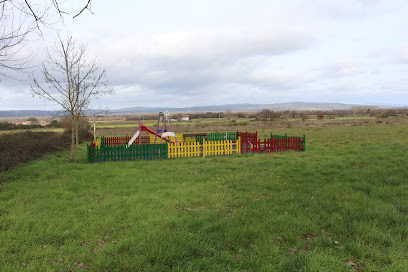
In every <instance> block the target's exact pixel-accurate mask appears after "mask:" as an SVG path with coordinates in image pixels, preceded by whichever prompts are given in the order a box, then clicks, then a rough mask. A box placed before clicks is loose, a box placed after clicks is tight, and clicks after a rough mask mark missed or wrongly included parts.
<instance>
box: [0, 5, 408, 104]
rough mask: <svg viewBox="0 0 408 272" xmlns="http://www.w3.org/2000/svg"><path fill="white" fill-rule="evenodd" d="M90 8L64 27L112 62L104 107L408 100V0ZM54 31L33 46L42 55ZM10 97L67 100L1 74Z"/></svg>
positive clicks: (0, 87) (2, 93)
mask: <svg viewBox="0 0 408 272" xmlns="http://www.w3.org/2000/svg"><path fill="white" fill-rule="evenodd" d="M67 2H69V3H70V4H71V5H72V7H73V8H79V7H80V6H81V5H83V4H84V2H86V1H85V0H81V1H80V0H73V1H70V0H68V1H67ZM92 11H93V12H94V15H92V14H91V13H89V12H87V11H85V12H84V13H83V14H82V15H80V16H79V17H77V18H76V19H70V18H69V17H67V18H66V19H65V25H63V26H59V28H60V29H61V30H62V31H71V32H72V34H73V35H74V36H75V37H76V39H77V40H78V41H79V42H82V43H85V44H87V45H88V52H89V56H90V57H96V58H97V59H99V61H100V63H101V64H102V65H103V66H105V67H106V69H107V74H108V78H109V86H110V87H111V88H112V89H113V90H114V91H115V94H114V95H112V96H108V97H103V98H102V99H100V100H98V101H96V103H95V104H94V106H95V107H96V106H107V107H109V108H111V109H119V108H125V107H151V106H162V107H187V106H203V105H219V104H235V103H253V104H269V103H279V102H291V101H303V102H340V103H355V104H386V103H389V104H408V1H406V0H401V1H398V0H312V1H304V0H299V1H296V0H291V1H287V0H283V1H278V0H253V1H249V0H216V1H215V0H214V1H213V0H172V1H169V0H149V1H146V0H133V1H106V0H98V1H95V0H94V1H93V5H92ZM63 33H65V32H63ZM55 37H56V33H55V32H53V31H51V30H50V31H45V34H44V40H38V41H36V42H35V43H33V44H31V45H29V46H27V48H25V51H26V52H28V53H30V54H31V53H33V54H34V52H35V54H36V55H37V57H36V59H41V56H42V55H43V54H42V52H43V50H44V48H46V47H47V46H51V45H52V44H53V42H54V41H55ZM0 97H1V100H0V110H16V109H57V106H55V105H52V104H44V103H43V102H42V101H41V100H39V99H33V98H32V96H31V94H30V88H29V82H27V81H21V82H20V81H13V80H9V79H4V78H2V79H1V81H0Z"/></svg>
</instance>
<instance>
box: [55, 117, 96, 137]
mask: <svg viewBox="0 0 408 272" xmlns="http://www.w3.org/2000/svg"><path fill="white" fill-rule="evenodd" d="M61 127H62V128H64V129H65V132H66V133H69V134H71V130H72V125H71V117H70V116H67V115H66V116H64V117H63V118H61ZM89 128H90V125H89V120H88V118H86V117H81V118H79V133H78V137H79V141H80V142H81V141H85V140H92V139H93V135H92V134H91V133H90V132H89Z"/></svg>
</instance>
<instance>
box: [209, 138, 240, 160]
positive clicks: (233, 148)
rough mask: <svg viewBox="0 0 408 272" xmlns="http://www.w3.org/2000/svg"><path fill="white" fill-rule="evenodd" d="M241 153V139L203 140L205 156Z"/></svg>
mask: <svg viewBox="0 0 408 272" xmlns="http://www.w3.org/2000/svg"><path fill="white" fill-rule="evenodd" d="M240 153H241V142H240V140H239V139H238V140H236V141H232V140H227V141H203V157H204V158H205V157H208V156H222V155H232V154H240Z"/></svg>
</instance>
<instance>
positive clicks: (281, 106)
mask: <svg viewBox="0 0 408 272" xmlns="http://www.w3.org/2000/svg"><path fill="white" fill-rule="evenodd" d="M353 107H367V108H369V107H384V108H401V107H402V108H407V107H408V105H395V104H389V105H387V104H377V105H359V104H343V103H318V102H286V103H274V104H224V105H211V106H195V107H184V108H170V107H131V108H122V109H112V110H109V111H108V113H110V114H134V113H154V112H160V111H169V112H177V113H183V112H185V113H188V112H214V111H215V112H222V111H226V110H231V111H233V112H234V111H242V112H251V111H252V112H253V111H260V110H263V109H269V110H273V111H286V110H297V111H302V110H303V111H305V110H322V111H325V110H350V109H352V108H353ZM98 113H100V112H99V111H96V110H89V111H88V113H87V114H98ZM55 115H56V111H46V110H8V111H0V117H2V118H7V117H10V118H11V117H48V116H55Z"/></svg>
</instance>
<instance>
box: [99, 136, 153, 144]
mask: <svg viewBox="0 0 408 272" xmlns="http://www.w3.org/2000/svg"><path fill="white" fill-rule="evenodd" d="M130 139H132V137H130V136H126V137H102V139H101V140H102V141H103V143H104V145H105V146H115V145H125V144H127V143H128V142H129V141H130ZM137 144H139V138H136V140H135V141H134V142H133V144H132V145H137ZM142 144H150V137H149V136H142Z"/></svg>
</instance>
